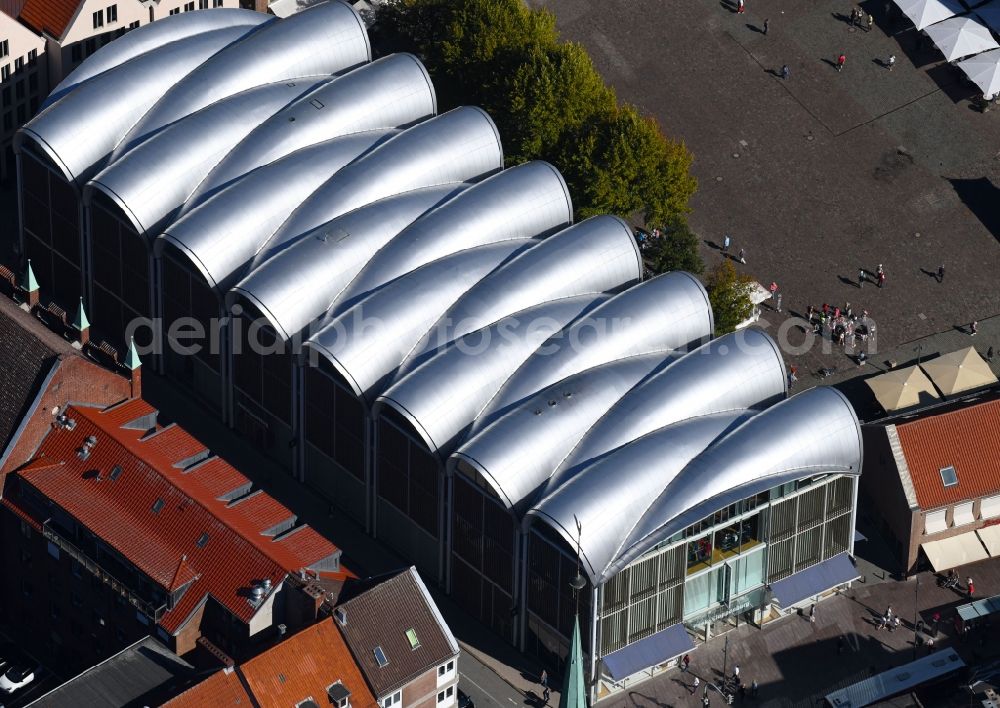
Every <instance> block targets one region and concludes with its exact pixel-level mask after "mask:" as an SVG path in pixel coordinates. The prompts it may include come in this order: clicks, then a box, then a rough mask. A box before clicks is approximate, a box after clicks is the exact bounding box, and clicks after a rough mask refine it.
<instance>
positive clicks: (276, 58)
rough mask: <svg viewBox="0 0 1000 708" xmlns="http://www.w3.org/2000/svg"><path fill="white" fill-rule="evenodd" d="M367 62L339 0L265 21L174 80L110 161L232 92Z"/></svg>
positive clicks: (354, 19) (363, 42) (358, 33)
mask: <svg viewBox="0 0 1000 708" xmlns="http://www.w3.org/2000/svg"><path fill="white" fill-rule="evenodd" d="M369 61H371V46H370V45H369V43H368V33H367V32H366V31H365V28H364V24H363V23H362V22H361V18H360V17H359V16H358V13H357V12H355V11H354V9H353V8H352V7H351V6H350V5H348V4H347V3H344V2H341V1H340V0H331V1H330V2H325V3H323V4H321V5H315V6H313V7H310V8H308V9H306V10H303V11H302V12H299V13H297V14H295V15H292V16H291V17H289V18H287V19H284V20H278V21H274V22H269V23H267V24H265V25H264V26H262V27H260V28H259V29H258V30H257V31H255V32H253V33H251V34H249V35H248V36H247V37H246V38H245V39H243V40H242V41H241V42H239V43H238V44H235V45H233V46H230V47H226V48H225V49H222V50H221V51H220V52H219V53H218V54H216V55H215V56H213V57H212V58H211V59H209V60H208V61H206V62H205V63H204V64H203V65H202V66H201V68H200V69H199V70H198V71H195V72H192V73H191V74H189V75H188V76H185V77H184V78H183V79H181V80H180V81H178V82H177V83H176V84H175V85H174V86H173V87H172V88H171V89H170V90H169V91H167V92H166V93H165V94H164V95H163V96H162V97H161V98H160V100H159V101H157V103H156V105H155V106H153V107H152V108H151V109H150V110H149V111H147V112H146V114H145V115H143V117H142V120H140V121H139V122H138V123H137V124H136V125H135V127H133V128H132V130H130V131H129V133H128V135H127V136H125V138H124V139H123V140H122V142H121V144H120V145H119V146H118V148H116V150H115V152H114V155H113V158H112V159H117V158H118V157H120V156H121V155H122V154H123V153H125V152H127V151H128V150H131V149H132V148H133V147H135V145H136V144H137V143H139V142H141V141H142V140H145V139H146V138H148V137H149V136H150V135H152V134H153V133H155V132H156V131H158V130H160V129H161V128H163V127H164V126H166V125H169V124H171V123H173V122H174V121H176V120H179V119H181V118H183V117H184V116H186V115H190V114H192V113H194V112H195V111H198V110H201V109H202V108H205V107H206V106H209V105H211V104H213V103H216V102H218V101H221V100H223V99H224V98H226V97H228V96H232V95H233V94H237V93H240V92H243V91H246V90H248V89H252V88H255V87H257V86H262V85H264V84H270V83H275V82H279V81H292V80H295V79H297V78H298V77H303V76H313V77H322V76H329V75H330V74H336V73H339V72H342V71H345V70H347V69H352V68H354V67H355V66H359V65H361V64H365V63H367V62H369Z"/></svg>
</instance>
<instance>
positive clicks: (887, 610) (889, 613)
mask: <svg viewBox="0 0 1000 708" xmlns="http://www.w3.org/2000/svg"><path fill="white" fill-rule="evenodd" d="M885 616H886V619H892V605H886V606H885Z"/></svg>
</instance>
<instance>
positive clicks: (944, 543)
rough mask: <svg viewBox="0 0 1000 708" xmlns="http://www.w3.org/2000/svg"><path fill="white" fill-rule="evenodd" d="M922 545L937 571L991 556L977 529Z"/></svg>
mask: <svg viewBox="0 0 1000 708" xmlns="http://www.w3.org/2000/svg"><path fill="white" fill-rule="evenodd" d="M920 547H921V548H923V549H924V553H925V554H927V559H928V560H929V561H930V562H931V565H932V566H933V567H934V571H935V572H937V573H940V572H942V571H945V570H948V569H949V568H957V567H958V566H960V565H966V564H967V563H975V562H976V561H981V560H983V559H985V558H989V557H990V556H989V554H988V553H987V552H986V549H985V548H983V544H982V543H981V542H980V541H979V536H977V535H976V532H975V531H969V532H968V533H963V534H959V535H958V536H952V537H951V538H944V539H941V540H940V541H928V542H926V543H921V544H920Z"/></svg>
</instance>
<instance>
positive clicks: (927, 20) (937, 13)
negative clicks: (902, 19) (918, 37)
mask: <svg viewBox="0 0 1000 708" xmlns="http://www.w3.org/2000/svg"><path fill="white" fill-rule="evenodd" d="M895 2H896V6H897V7H898V8H899V9H900V10H902V12H903V14H904V15H906V16H907V17H909V18H910V19H911V20H912V21H913V24H914V25H915V26H916V28H917V29H918V30H922V29H923V28H924V27H926V26H927V25H932V24H934V23H935V22H940V21H941V20H946V19H948V18H949V17H954V16H955V15H957V14H958V13H960V12H965V8H964V7H962V3H960V2H959V1H958V0H895Z"/></svg>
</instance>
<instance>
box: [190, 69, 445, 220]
mask: <svg viewBox="0 0 1000 708" xmlns="http://www.w3.org/2000/svg"><path fill="white" fill-rule="evenodd" d="M435 113H437V100H436V98H435V94H434V86H433V84H431V80H430V77H429V76H428V75H427V70H426V69H425V68H424V66H423V64H421V63H420V60H418V59H417V58H416V57H415V56H413V55H412V54H391V55H389V56H387V57H383V58H381V59H379V60H377V61H374V62H372V63H371V64H364V65H362V66H359V67H358V68H356V69H354V70H352V71H349V72H348V73H346V74H344V75H343V76H340V77H337V78H334V79H333V80H332V81H329V82H326V83H323V84H320V85H319V86H318V87H317V88H316V89H315V90H313V91H311V92H309V93H308V94H306V95H305V96H303V97H302V98H300V99H299V100H297V101H295V102H294V103H293V104H291V105H290V106H288V107H286V108H284V109H282V110H280V111H278V112H277V113H275V114H274V115H273V116H271V117H270V118H268V119H267V120H266V121H264V123H262V124H261V125H260V126H258V127H257V128H256V129H254V131H253V132H252V133H250V135H248V136H247V137H246V139H245V140H243V142H241V143H240V144H239V145H237V146H236V147H235V148H233V150H232V151H230V153H229V154H228V155H226V157H225V158H223V160H222V162H220V163H219V164H218V165H217V166H216V167H215V169H213V170H212V172H211V173H210V174H209V175H208V176H207V177H206V178H205V180H204V181H203V182H202V183H201V185H199V187H198V190H197V191H196V192H195V194H194V195H192V198H191V200H189V201H188V204H187V205H185V210H189V209H190V208H192V207H193V206H194V205H195V204H197V203H198V202H199V201H200V200H201V199H203V198H204V197H205V196H206V195H208V194H211V193H212V192H213V191H214V190H217V189H220V188H222V187H224V186H226V185H227V184H230V183H232V182H233V181H234V180H237V179H239V178H240V177H242V176H243V175H245V174H247V173H249V172H251V171H252V170H254V169H255V168H257V167H260V166H262V165H267V164H269V163H271V162H274V161H275V160H278V159H280V158H282V157H285V156H286V155H289V154H291V153H293V152H295V151H296V150H299V149H301V148H304V147H307V146H309V145H315V144H316V143H319V142H323V141H325V140H329V139H331V138H336V137H339V136H342V135H350V134H352V133H360V132H365V131H370V130H379V129H387V128H406V127H409V126H411V125H413V124H415V123H419V122H420V121H423V120H425V119H427V118H430V117H431V116H433V115H434V114H435ZM182 213H183V211H182Z"/></svg>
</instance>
